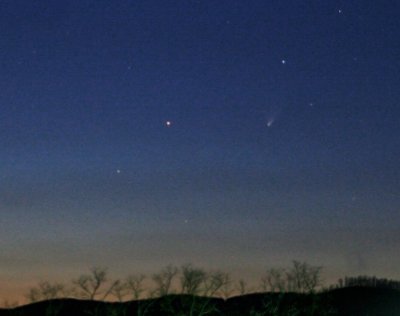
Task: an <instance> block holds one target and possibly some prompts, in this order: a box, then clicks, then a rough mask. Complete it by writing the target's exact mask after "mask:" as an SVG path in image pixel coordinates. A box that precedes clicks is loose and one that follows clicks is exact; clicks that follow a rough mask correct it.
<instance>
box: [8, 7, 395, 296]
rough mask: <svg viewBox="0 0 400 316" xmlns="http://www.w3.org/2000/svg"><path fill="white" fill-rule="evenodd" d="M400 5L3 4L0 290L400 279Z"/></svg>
mask: <svg viewBox="0 0 400 316" xmlns="http://www.w3.org/2000/svg"><path fill="white" fill-rule="evenodd" d="M399 9H400V5H399V4H396V3H394V2H392V1H383V2H382V1H381V2H379V3H378V2H376V1H369V0H368V1H357V0H356V1H351V2H343V1H330V2H321V1H301V2H299V1H291V0H290V1H286V0H285V1H272V2H271V1H261V0H257V1H252V2H248V1H236V0H229V1H228V0H221V1H207V0H206V1H178V0H171V1H161V0H146V1H144V0H143V1H141V0H139V1H128V0H123V1H118V2H110V1H103V0H97V1H92V0H80V1H68V2H67V3H64V2H58V1H56V2H54V1H47V0H44V1H39V2H37V1H36V2H32V1H27V0H13V1H11V0H5V1H2V2H1V4H0V28H1V30H2V32H1V34H0V44H1V45H0V48H1V49H0V91H1V93H0V109H1V111H0V148H1V154H0V179H1V181H0V215H1V220H0V241H1V247H2V254H1V255H0V267H1V271H3V272H2V273H1V274H0V284H1V287H0V297H5V298H8V297H9V298H11V299H14V298H20V297H22V295H21V293H22V292H23V291H24V290H25V289H26V287H27V285H29V284H34V283H35V282H36V281H37V280H43V279H49V280H64V279H65V280H69V279H70V278H72V277H74V276H76V275H77V274H79V273H82V272H84V271H85V270H86V269H87V267H90V266H94V265H101V266H107V267H109V269H110V271H113V272H115V273H116V274H120V275H128V274H130V273H133V272H138V273H152V272H154V271H157V270H158V269H160V268H161V267H163V266H165V265H167V264H170V263H171V264H177V265H180V264H183V263H187V262H192V263H193V264H195V265H199V266H203V267H205V268H218V269H221V270H225V271H227V272H231V273H232V274H234V275H235V276H237V277H238V278H239V277H241V278H244V279H248V280H249V283H252V282H253V283H254V282H257V280H258V277H259V275H261V274H262V272H263V271H264V269H266V268H268V267H271V266H277V265H278V266H279V265H281V266H282V265H283V266H284V265H286V264H287V263H288V262H290V261H291V260H292V259H298V260H306V261H308V262H310V263H311V264H316V265H323V266H324V267H325V270H324V271H325V273H326V274H325V279H326V280H328V281H333V282H334V281H336V279H337V278H339V277H343V276H344V275H345V274H347V275H352V274H356V273H357V274H373V275H377V276H378V277H389V278H393V279H396V278H400V269H399V267H400V265H399V263H400V257H399V255H397V249H398V246H399V245H400V234H399V233H398V227H397V226H398V225H397V223H399V222H400V215H399V214H400V213H399V212H398V210H399V206H400V194H399V190H400V181H399V176H400V174H399V159H398V157H399V156H400V130H399V128H400V120H399V117H400V107H399V101H400V89H399V88H398V87H399V86H400V77H399V75H398V74H399V73H400V63H399V59H398V56H400V42H399V41H398V40H397V39H398V38H399V37H400V31H399V30H400V20H399V19H398V12H399ZM360 262H362V264H360Z"/></svg>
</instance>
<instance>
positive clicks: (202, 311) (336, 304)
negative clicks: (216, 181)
mask: <svg viewBox="0 0 400 316" xmlns="http://www.w3.org/2000/svg"><path fill="white" fill-rule="evenodd" d="M294 312H295V313H296V314H295V315H297V316H313V315H314V316H324V315H331V316H333V315H337V316H339V315H340V316H399V315H400V291H398V290H391V289H377V288H368V287H352V288H342V289H335V290H331V291H328V292H324V293H320V294H296V293H285V294H279V293H254V294H248V295H243V296H237V297H232V298H230V299H228V300H226V301H224V300H222V299H218V298H206V297H197V296H191V295H168V296H164V297H162V298H157V299H149V300H141V301H130V302H125V303H109V302H98V301H86V300H76V299H57V300H51V301H42V302H38V303H34V304H29V305H25V306H20V307H17V308H14V309H9V310H7V309H0V316H36V315H40V316H72V315H73V316H87V315H96V316H128V315H129V316H177V315H193V316H204V315H207V316H260V315H263V316H268V315H271V316H276V315H280V316H287V315H294V314H293V313H294Z"/></svg>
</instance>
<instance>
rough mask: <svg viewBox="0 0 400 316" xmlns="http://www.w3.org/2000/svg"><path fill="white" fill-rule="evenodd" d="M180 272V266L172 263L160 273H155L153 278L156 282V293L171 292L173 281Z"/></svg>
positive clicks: (157, 294) (160, 294) (161, 294)
mask: <svg viewBox="0 0 400 316" xmlns="http://www.w3.org/2000/svg"><path fill="white" fill-rule="evenodd" d="M177 274H178V268H176V267H173V266H171V265H169V266H167V267H165V268H164V269H163V270H162V271H161V272H160V273H156V274H154V275H153V277H152V279H153V281H154V282H155V283H156V289H155V291H154V295H156V296H164V295H167V294H170V293H171V287H172V281H173V279H174V278H175V276H176V275H177Z"/></svg>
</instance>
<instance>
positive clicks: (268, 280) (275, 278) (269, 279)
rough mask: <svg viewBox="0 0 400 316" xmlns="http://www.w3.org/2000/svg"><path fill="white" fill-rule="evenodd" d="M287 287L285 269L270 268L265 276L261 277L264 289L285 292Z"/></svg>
mask: <svg viewBox="0 0 400 316" xmlns="http://www.w3.org/2000/svg"><path fill="white" fill-rule="evenodd" d="M286 287H287V279H286V274H285V270H284V269H276V268H272V269H269V270H268V271H267V273H266V275H265V276H264V277H262V278H261V288H262V290H263V291H270V292H283V291H285V290H286Z"/></svg>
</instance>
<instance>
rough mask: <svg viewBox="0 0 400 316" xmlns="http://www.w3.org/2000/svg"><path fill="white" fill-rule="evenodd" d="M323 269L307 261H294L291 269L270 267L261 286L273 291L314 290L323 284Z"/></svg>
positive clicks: (304, 291)
mask: <svg viewBox="0 0 400 316" xmlns="http://www.w3.org/2000/svg"><path fill="white" fill-rule="evenodd" d="M321 269H322V268H321V267H317V266H311V265H309V264H308V263H306V262H299V261H293V265H292V267H291V268H290V269H289V270H285V269H274V268H273V269H269V270H268V271H267V273H266V275H265V276H264V277H263V278H262V279H261V288H262V290H263V291H271V292H300V293H308V292H314V291H315V290H316V288H317V287H318V286H319V285H320V284H321Z"/></svg>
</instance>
